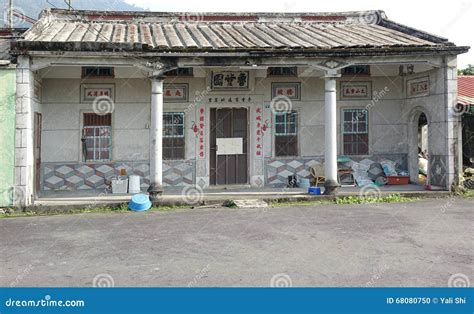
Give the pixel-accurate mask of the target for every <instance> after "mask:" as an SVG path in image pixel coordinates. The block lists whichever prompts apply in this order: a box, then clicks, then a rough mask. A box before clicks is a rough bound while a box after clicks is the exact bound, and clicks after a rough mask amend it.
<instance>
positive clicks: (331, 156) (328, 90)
mask: <svg viewBox="0 0 474 314" xmlns="http://www.w3.org/2000/svg"><path fill="white" fill-rule="evenodd" d="M336 77H338V74H337V73H335V72H328V73H326V76H325V77H324V79H325V88H324V89H325V90H324V117H325V124H324V141H325V142H324V147H325V148H324V176H325V178H326V181H325V184H324V194H326V195H334V194H336V189H337V187H338V186H339V184H338V182H337V120H336V118H337V110H336Z"/></svg>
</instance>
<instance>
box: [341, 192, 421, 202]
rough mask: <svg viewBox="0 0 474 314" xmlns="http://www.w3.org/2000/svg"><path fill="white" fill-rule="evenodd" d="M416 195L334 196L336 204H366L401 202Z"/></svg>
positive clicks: (414, 199)
mask: <svg viewBox="0 0 474 314" xmlns="http://www.w3.org/2000/svg"><path fill="white" fill-rule="evenodd" d="M416 200H418V198H416V197H405V196H401V195H400V194H398V193H397V194H390V195H387V196H381V197H371V196H367V197H361V196H345V197H338V198H336V201H335V203H336V204H367V203H401V202H411V201H416Z"/></svg>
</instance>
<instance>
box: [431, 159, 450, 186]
mask: <svg viewBox="0 0 474 314" xmlns="http://www.w3.org/2000/svg"><path fill="white" fill-rule="evenodd" d="M429 158H430V184H431V185H435V186H442V187H445V186H446V174H447V171H448V168H447V167H446V156H444V155H430V156H429Z"/></svg>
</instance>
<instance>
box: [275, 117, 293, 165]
mask: <svg viewBox="0 0 474 314" xmlns="http://www.w3.org/2000/svg"><path fill="white" fill-rule="evenodd" d="M296 155H298V114H297V113H296V112H295V111H291V112H279V113H276V114H275V156H296Z"/></svg>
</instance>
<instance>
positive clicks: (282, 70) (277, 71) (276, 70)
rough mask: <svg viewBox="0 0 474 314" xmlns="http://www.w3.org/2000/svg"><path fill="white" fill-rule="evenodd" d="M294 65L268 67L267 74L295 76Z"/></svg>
mask: <svg viewBox="0 0 474 314" xmlns="http://www.w3.org/2000/svg"><path fill="white" fill-rule="evenodd" d="M296 75H297V69H296V67H269V68H268V76H296Z"/></svg>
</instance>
